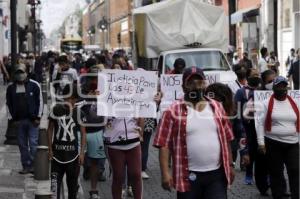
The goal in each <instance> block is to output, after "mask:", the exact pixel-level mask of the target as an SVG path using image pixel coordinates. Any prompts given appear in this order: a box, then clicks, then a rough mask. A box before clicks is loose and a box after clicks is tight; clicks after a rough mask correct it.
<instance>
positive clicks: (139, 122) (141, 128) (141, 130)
mask: <svg viewBox="0 0 300 199" xmlns="http://www.w3.org/2000/svg"><path fill="white" fill-rule="evenodd" d="M137 126H138V128H139V129H137V130H138V132H139V134H140V138H141V141H144V140H143V138H144V127H145V119H144V118H138V119H137Z"/></svg>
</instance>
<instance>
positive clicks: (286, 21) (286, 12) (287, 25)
mask: <svg viewBox="0 0 300 199" xmlns="http://www.w3.org/2000/svg"><path fill="white" fill-rule="evenodd" d="M290 27H291V10H290V9H289V8H287V9H285V10H284V28H290Z"/></svg>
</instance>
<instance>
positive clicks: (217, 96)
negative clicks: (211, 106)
mask: <svg viewBox="0 0 300 199" xmlns="http://www.w3.org/2000/svg"><path fill="white" fill-rule="evenodd" d="M205 94H206V95H207V96H208V97H210V98H212V99H214V100H217V101H218V102H220V103H222V105H223V108H224V110H225V112H226V113H227V115H228V116H233V115H234V113H235V108H234V103H233V93H232V91H231V89H230V88H229V86H227V85H225V84H222V83H214V84H211V85H209V86H208V87H207V88H206V91H205Z"/></svg>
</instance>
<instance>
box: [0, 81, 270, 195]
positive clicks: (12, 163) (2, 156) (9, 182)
mask: <svg viewBox="0 0 300 199" xmlns="http://www.w3.org/2000/svg"><path fill="white" fill-rule="evenodd" d="M0 84H2V82H1V81H0ZM5 90H6V87H5V86H2V85H1V86H0V199H10V198H11V199H33V198H34V193H35V191H36V189H37V187H38V186H41V185H40V184H39V182H37V181H35V180H33V177H32V175H25V176H24V175H20V174H18V171H19V170H20V169H21V166H20V155H19V151H18V148H17V146H5V145H4V144H3V142H4V140H5V132H6V128H7V118H6V108H5ZM106 167H108V164H106ZM148 168H149V170H148V171H147V172H148V174H149V175H150V177H151V178H150V179H148V180H144V181H143V182H144V183H143V187H144V197H143V198H144V199H175V198H176V197H175V192H174V191H173V192H171V193H170V192H167V191H164V190H163V189H162V188H161V186H160V184H161V182H160V170H159V162H158V151H157V150H156V149H155V148H153V147H150V154H149V164H148ZM106 175H107V178H108V180H107V181H106V182H99V184H98V189H99V192H100V196H101V198H102V199H111V198H112V197H111V188H110V186H111V177H110V176H109V169H106ZM80 178H81V179H80V181H81V184H82V188H83V192H84V195H85V196H84V198H85V199H88V198H89V193H88V192H89V187H90V183H89V182H88V181H84V180H83V179H82V175H80ZM243 179H244V173H243V172H240V171H239V170H237V171H236V179H235V182H234V184H233V186H231V188H230V189H229V192H228V196H229V199H239V198H242V199H262V198H265V199H269V198H270V197H261V196H260V195H259V193H258V191H257V190H256V187H255V185H244V184H243ZM46 184H47V182H46ZM43 186H45V184H44V185H43ZM49 189H50V187H49Z"/></svg>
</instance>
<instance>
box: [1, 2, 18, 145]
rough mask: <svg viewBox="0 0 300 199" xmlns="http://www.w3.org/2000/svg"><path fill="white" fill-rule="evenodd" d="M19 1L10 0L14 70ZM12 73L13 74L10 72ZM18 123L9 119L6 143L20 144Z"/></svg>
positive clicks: (13, 65) (14, 64)
mask: <svg viewBox="0 0 300 199" xmlns="http://www.w3.org/2000/svg"><path fill="white" fill-rule="evenodd" d="M17 3H18V0H10V13H11V66H12V69H13V70H12V71H15V67H16V64H17V31H18V26H17ZM10 75H11V74H10ZM17 129H18V127H17V125H14V123H13V122H12V120H8V123H7V129H6V134H5V138H6V140H5V141H4V144H8V145H18V140H17V134H18V132H17Z"/></svg>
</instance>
